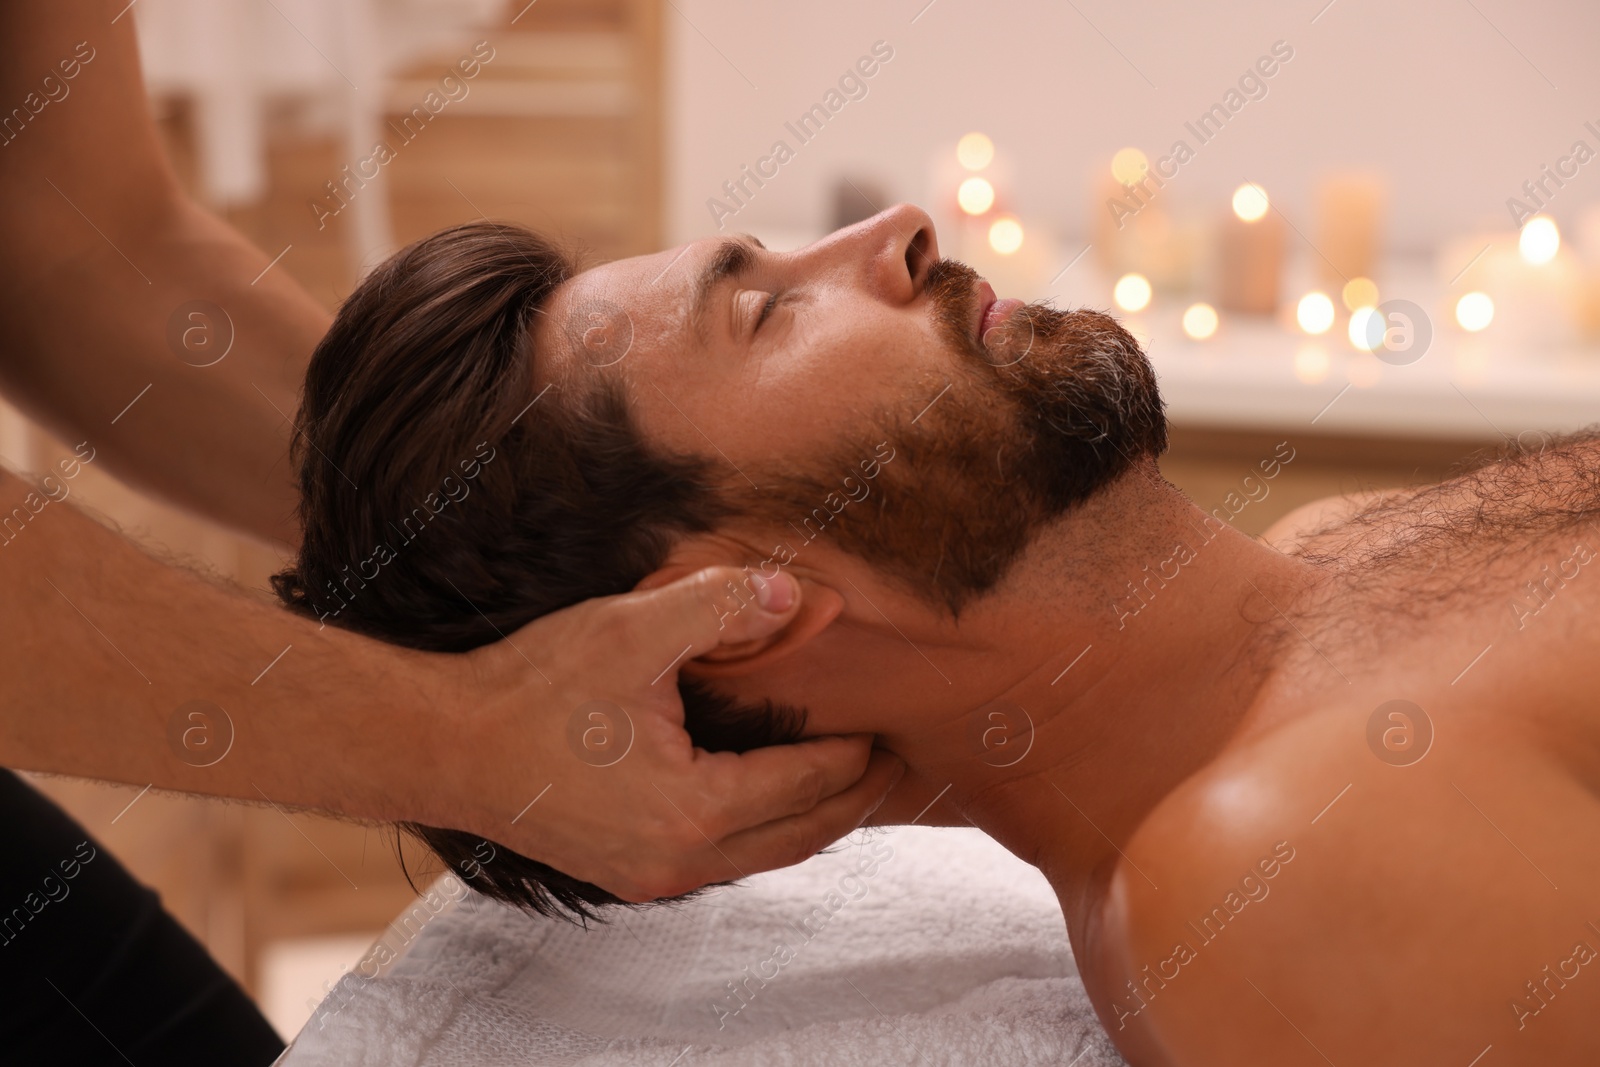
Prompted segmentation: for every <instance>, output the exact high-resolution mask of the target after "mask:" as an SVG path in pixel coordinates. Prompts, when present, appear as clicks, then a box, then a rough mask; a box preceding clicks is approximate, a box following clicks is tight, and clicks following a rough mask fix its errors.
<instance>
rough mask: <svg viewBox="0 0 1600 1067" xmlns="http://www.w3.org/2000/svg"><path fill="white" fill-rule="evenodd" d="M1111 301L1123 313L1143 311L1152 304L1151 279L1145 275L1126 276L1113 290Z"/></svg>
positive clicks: (1118, 280)
mask: <svg viewBox="0 0 1600 1067" xmlns="http://www.w3.org/2000/svg"><path fill="white" fill-rule="evenodd" d="M1111 299H1113V300H1115V301H1116V302H1117V307H1119V308H1121V309H1122V310H1123V311H1143V310H1144V309H1145V307H1146V306H1147V305H1149V303H1150V279H1149V278H1146V277H1145V276H1144V275H1143V274H1124V275H1123V276H1122V277H1120V278H1118V279H1117V287H1116V288H1115V289H1113V290H1111Z"/></svg>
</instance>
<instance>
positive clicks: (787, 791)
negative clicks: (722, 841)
mask: <svg viewBox="0 0 1600 1067" xmlns="http://www.w3.org/2000/svg"><path fill="white" fill-rule="evenodd" d="M871 757H872V735H871V734H853V735H851V736H848V737H818V738H814V739H811V740H807V741H797V742H795V743H793V744H787V745H771V746H768V747H766V748H753V749H751V750H749V751H748V752H744V753H741V754H738V755H735V754H733V753H724V752H717V753H705V752H701V753H696V759H695V765H696V767H697V768H698V769H700V770H701V771H703V779H702V782H701V783H700V784H701V787H702V790H703V792H702V796H704V797H706V798H708V801H707V802H708V803H709V804H711V805H713V806H714V807H715V808H720V809H721V810H713V811H710V812H708V813H707V814H708V816H709V817H710V821H711V822H712V824H713V825H715V826H716V827H717V829H718V830H720V831H721V833H720V835H718V836H727V835H730V834H735V833H738V832H739V831H741V830H748V829H750V828H751V827H753V826H760V825H761V824H762V823H770V822H773V821H775V820H778V819H784V818H787V817H789V816H791V815H801V814H804V813H805V812H808V811H811V810H812V809H813V808H815V807H816V806H817V805H818V804H820V803H821V802H822V801H824V800H827V799H828V798H830V797H834V796H837V795H838V794H840V793H842V792H844V791H845V790H847V789H849V788H851V787H852V786H855V785H857V784H858V783H859V782H860V781H861V780H862V775H864V774H865V773H866V772H867V769H868V767H869V766H870V765H871V764H870V762H869V761H870V759H871ZM880 799H881V798H880ZM853 829H855V827H850V828H849V829H847V830H846V831H845V832H846V833H849V831H850V830H853Z"/></svg>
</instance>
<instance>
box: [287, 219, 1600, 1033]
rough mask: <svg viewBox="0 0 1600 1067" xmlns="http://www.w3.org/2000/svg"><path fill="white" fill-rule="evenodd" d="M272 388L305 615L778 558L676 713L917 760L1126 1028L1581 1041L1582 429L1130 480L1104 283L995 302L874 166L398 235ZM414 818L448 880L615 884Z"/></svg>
mask: <svg viewBox="0 0 1600 1067" xmlns="http://www.w3.org/2000/svg"><path fill="white" fill-rule="evenodd" d="M301 430H302V431H303V435H302V442H303V444H302V446H301V454H300V463H301V479H302V484H303V489H304V503H303V520H304V527H305V539H304V546H303V549H302V554H301V556H300V558H299V560H298V561H297V562H296V564H295V565H294V567H293V568H292V569H290V570H288V571H286V572H285V573H283V574H281V575H279V576H278V577H277V579H276V582H275V584H276V586H277V588H278V591H279V593H280V595H281V596H282V597H283V598H284V599H285V600H286V601H287V602H289V603H290V604H292V605H294V606H295V607H297V608H298V609H300V610H302V611H304V612H306V613H308V614H312V615H316V616H320V617H323V618H324V619H326V620H327V621H328V622H329V623H332V624H334V625H340V626H347V627H350V628H352V629H357V630H361V631H364V632H367V633H370V634H376V635H379V636H382V637H385V638H387V639H389V640H392V641H396V642H399V643H402V644H406V645H412V646H416V647H422V648H434V649H466V648H470V647H472V646H476V645H479V644H483V643H486V642H489V641H492V640H494V639H496V638H497V637H498V636H499V635H500V634H502V633H509V632H511V631H512V630H514V629H515V628H517V627H518V626H520V625H522V624H523V623H525V622H527V621H529V620H530V619H533V618H535V617H537V616H539V615H542V614H544V613H547V612H550V611H553V610H555V609H557V608H561V607H563V606H565V605H568V604H572V603H575V602H577V601H579V600H582V599H585V598H588V597H592V596H596V595H603V594H614V593H620V592H622V591H625V590H628V589H631V588H634V587H636V586H640V585H650V584H656V583H661V582H665V581H668V580H671V579H673V578H675V577H677V576H681V575H683V574H685V573H688V572H691V571H694V570H698V569H699V568H701V567H703V566H705V565H708V564H714V563H730V564H734V565H736V566H745V567H747V568H748V573H749V575H750V579H749V582H748V585H749V586H750V587H752V588H753V587H754V585H755V584H756V583H759V582H760V580H761V577H760V576H761V575H763V574H765V575H767V576H769V577H770V576H771V575H773V574H775V573H777V569H778V568H782V569H783V570H786V571H788V573H789V574H791V575H792V576H794V577H795V578H796V579H798V580H799V583H800V587H801V590H802V600H801V607H800V609H799V611H798V613H797V615H796V616H795V618H794V620H793V622H792V623H791V624H790V625H789V626H788V627H787V629H785V630H784V631H782V632H780V633H778V634H776V635H774V636H773V637H771V638H767V639H763V640H760V641H755V642H751V643H749V644H746V645H743V646H733V647H724V648H721V649H719V650H717V651H716V652H715V653H713V654H710V655H708V656H706V657H704V658H702V659H699V660H696V661H694V662H691V663H689V664H687V665H685V666H684V669H683V672H682V673H683V680H682V682H681V685H682V689H683V693H684V698H685V704H686V707H687V714H688V725H689V728H690V733H691V735H692V736H694V737H695V739H696V741H697V743H698V744H699V745H701V746H702V747H707V748H746V747H750V746H755V745H763V744H768V743H772V742H775V741H782V740H786V739H792V738H795V737H798V736H802V735H808V734H822V733H849V732H859V731H870V732H872V733H874V734H876V735H877V736H878V738H879V739H880V741H879V744H880V745H882V746H884V747H887V748H889V749H891V750H893V751H894V752H896V753H898V754H899V755H900V756H901V757H903V758H904V760H905V761H906V763H907V765H908V767H909V770H908V773H907V776H906V779H905V780H904V782H903V783H902V785H901V786H900V787H899V789H898V790H897V793H896V795H895V796H894V797H891V800H890V802H889V803H888V804H887V805H886V807H885V809H883V810H881V811H880V813H879V819H880V821H883V822H894V821H900V822H909V821H912V820H913V819H914V818H916V817H917V816H918V815H919V814H921V813H922V811H924V810H925V809H928V806H929V804H930V802H931V801H934V800H935V799H936V798H938V804H937V805H936V806H934V807H933V808H932V810H931V812H930V814H929V816H923V818H922V821H923V822H927V821H929V818H930V816H937V815H940V814H941V813H942V817H943V818H944V819H945V820H947V821H950V822H954V823H960V822H962V821H963V820H967V821H970V822H972V823H973V824H975V825H977V826H979V827H981V828H982V829H984V830H985V831H987V832H988V833H989V834H991V835H992V836H993V837H995V838H996V839H998V840H999V841H1000V842H1001V843H1002V844H1003V845H1005V846H1006V847H1007V848H1008V849H1010V850H1011V851H1012V852H1013V853H1015V854H1016V855H1017V856H1019V857H1021V858H1023V859H1024V860H1026V861H1028V862H1030V863H1032V864H1034V865H1036V866H1037V867H1038V868H1039V869H1040V870H1041V871H1042V872H1043V873H1044V874H1045V875H1046V877H1047V878H1048V879H1049V881H1050V883H1051V885H1052V887H1053V888H1054V890H1055V892H1056V894H1057V895H1058V897H1059V899H1060V903H1061V907H1062V910H1063V912H1064V914H1065V917H1066V921H1067V927H1068V932H1069V934H1070V937H1071V941H1072V944H1073V947H1074V949H1075V951H1076V954H1077V957H1078V963H1079V966H1080V968H1081V970H1082V973H1083V977H1084V981H1085V984H1086V986H1087V989H1088V991H1089V994H1090V997H1091V999H1092V1000H1093V1002H1094V1005H1095V1008H1096V1010H1097V1012H1098V1014H1099V1016H1100V1019H1101V1021H1102V1022H1103V1024H1104V1025H1105V1027H1106V1029H1107V1031H1108V1032H1109V1033H1110V1034H1111V1036H1112V1038H1113V1039H1114V1041H1115V1042H1116V1044H1117V1045H1118V1047H1119V1048H1120V1049H1121V1051H1122V1052H1123V1054H1124V1055H1125V1056H1126V1058H1127V1059H1128V1060H1129V1061H1130V1062H1131V1063H1133V1064H1138V1065H1145V1064H1152V1065H1154V1064H1184V1065H1189V1064H1255V1063H1274V1064H1300V1063H1305V1064H1312V1063H1318V1064H1320V1063H1328V1062H1331V1063H1339V1064H1346V1063H1351V1064H1354V1063H1364V1064H1377V1063H1383V1064H1388V1063H1394V1064H1412V1063H1419V1062H1438V1063H1461V1064H1463V1065H1464V1064H1467V1063H1469V1062H1475V1061H1473V1057H1474V1056H1479V1055H1483V1054H1484V1050H1485V1049H1492V1051H1490V1052H1488V1053H1487V1055H1488V1056H1492V1057H1493V1059H1492V1060H1487V1061H1486V1062H1490V1063H1495V1064H1504V1063H1513V1062H1517V1063H1522V1062H1525V1063H1536V1064H1541V1065H1549V1064H1554V1063H1580V1062H1584V1063H1589V1062H1595V1057H1596V1055H1597V1054H1600V1026H1597V1025H1596V1023H1595V1019H1596V1010H1597V1008H1600V962H1597V952H1600V849H1597V848H1596V847H1595V846H1596V844H1597V843H1600V800H1597V797H1596V788H1597V785H1600V719H1597V717H1596V712H1595V708H1594V697H1593V693H1594V687H1595V684H1596V681H1597V675H1600V658H1597V657H1596V656H1595V655H1594V648H1595V641H1596V636H1597V630H1600V621H1597V620H1600V615H1597V613H1596V606H1597V605H1600V577H1591V576H1590V575H1589V573H1588V572H1589V571H1590V570H1592V569H1593V568H1591V567H1590V566H1589V565H1590V563H1591V562H1592V561H1593V560H1594V550H1593V546H1594V545H1595V543H1596V542H1595V539H1596V537H1597V530H1596V527H1595V526H1594V516H1595V514H1596V511H1597V508H1600V475H1597V471H1600V451H1597V449H1600V446H1597V444H1596V441H1595V439H1594V438H1592V437H1575V438H1568V439H1565V440H1562V441H1558V442H1557V443H1556V444H1555V445H1553V446H1550V447H1547V448H1545V449H1544V450H1542V451H1541V452H1539V453H1538V454H1531V453H1528V452H1521V453H1516V454H1510V455H1507V456H1504V457H1501V458H1499V459H1496V460H1494V461H1490V462H1485V463H1482V464H1480V465H1478V466H1477V467H1476V468H1474V469H1470V470H1467V471H1466V472H1465V473H1462V474H1460V475H1459V476H1457V477H1455V478H1453V479H1451V480H1449V481H1447V482H1445V483H1443V484H1441V485H1436V486H1429V487H1426V488H1422V489H1418V490H1413V491H1407V492H1402V493H1395V494H1390V495H1388V496H1385V497H1381V498H1377V499H1370V500H1366V501H1353V500H1352V501H1342V502H1339V503H1337V504H1335V505H1332V506H1330V507H1326V508H1322V509H1320V510H1319V511H1318V512H1317V513H1316V514H1314V515H1310V516H1304V517H1302V518H1301V519H1299V520H1296V519H1295V518H1294V517H1291V519H1290V520H1288V525H1281V526H1280V528H1279V529H1277V530H1275V531H1274V532H1273V533H1272V534H1270V535H1269V538H1268V541H1271V542H1272V543H1270V544H1269V543H1267V542H1265V541H1258V540H1252V539H1251V538H1249V537H1246V536H1244V535H1242V534H1240V533H1238V532H1237V531H1235V530H1234V529H1233V528H1231V527H1230V526H1228V525H1226V524H1224V523H1223V522H1221V521H1220V520H1219V519H1217V518H1215V517H1213V516H1212V515H1210V514H1208V513H1206V512H1204V511H1202V510H1201V509H1200V508H1198V507H1196V506H1195V504H1194V503H1193V502H1191V501H1190V500H1189V499H1187V498H1186V497H1185V496H1184V495H1183V494H1182V493H1180V492H1179V491H1178V490H1177V489H1175V488H1174V487H1173V486H1172V485H1170V484H1169V483H1167V482H1166V481H1164V480H1163V479H1162V478H1161V476H1160V473H1159V471H1158V467H1157V457H1158V456H1159V455H1160V454H1161V452H1162V451H1163V450H1164V448H1165V445H1166V427H1165V420H1164V415H1163V409H1162V402H1161V399H1160V397H1159V395H1158V392H1157V389H1156V380H1155V376H1154V374H1153V372H1152V370H1151V367H1150V365H1149V364H1148V363H1147V362H1146V360H1145V357H1144V355H1143V353H1142V352H1141V351H1140V349H1139V346H1138V344H1137V343H1136V342H1135V341H1134V339H1133V338H1132V337H1131V336H1130V335H1129V334H1128V333H1127V332H1126V331H1125V330H1124V329H1122V327H1121V326H1119V325H1118V324H1117V322H1116V321H1115V320H1114V319H1112V318H1110V317H1109V316H1107V315H1104V314H1100V313H1097V312H1093V311H1071V312H1062V311H1059V310H1055V309H1053V308H1050V307H1047V306H1042V305H1036V304H1021V303H1019V302H1018V301H1015V300H997V299H995V294H994V293H993V292H992V290H991V289H990V287H989V286H988V285H987V284H986V283H985V282H983V281H982V280H981V279H980V278H978V277H977V276H976V275H975V274H974V272H973V271H972V270H971V269H969V268H967V267H966V266H964V265H962V264H960V263H956V262H953V261H950V260H947V259H942V258H940V254H939V248H938V244H937V240H936V236H935V234H934V230H933V226H932V224H931V222H930V220H929V219H928V217H927V216H926V215H925V214H924V213H922V212H921V211H918V210H916V209H914V208H911V207H899V208H896V209H894V210H891V211H888V212H885V213H884V214H881V215H879V216H877V217H875V218H873V219H870V220H868V221H866V222H864V223H861V224H859V225H857V226H853V227H851V228H849V229H846V230H841V231H840V232H838V233H835V234H833V235H832V236H830V237H828V238H827V239H825V240H822V241H820V242H818V243H816V244H814V245H812V246H810V247H808V248H805V249H802V250H800V251H797V252H792V253H781V254H780V253H775V252H772V251H768V250H766V249H765V248H763V247H762V246H761V244H760V243H759V242H758V241H756V240H754V239H753V238H746V237H735V238H723V239H710V240H705V241H699V242H695V243H693V244H690V245H687V246H685V247H683V248H679V249H673V250H670V251H667V252H662V253H660V254H657V255H653V256H642V257H637V258H634V259H627V260H622V261H619V262H614V263H609V264H606V265H604V266H600V267H596V268H594V269H591V270H586V271H582V272H581V273H580V272H577V271H576V270H575V268H574V267H573V266H572V265H571V264H570V263H569V261H568V260H567V259H566V258H565V257H564V255H563V254H562V253H561V252H560V251H558V250H557V249H556V248H555V247H554V246H552V245H551V244H550V243H548V242H547V241H545V240H542V239H540V238H539V237H536V236H534V235H533V234H530V233H528V232H527V231H525V230H522V229H519V228H517V227H514V226H509V225H498V224H492V223H475V224H471V225H466V226H461V227H457V228H455V229H452V230H447V231H445V232H443V233H439V234H436V235H434V236H433V237H430V238H428V239H426V240H424V241H421V242H419V243H417V244H415V245H413V246H412V247H410V248H408V249H406V250H405V251H403V252H401V253H400V254H399V255H397V256H395V257H394V258H393V259H391V260H389V261H388V262H387V263H385V264H383V265H382V266H381V267H379V268H378V269H377V270H376V271H374V272H373V273H372V274H371V275H370V276H369V277H368V278H367V279H366V280H365V281H364V282H363V283H362V284H361V286H360V287H359V288H358V289H357V291H356V292H355V293H354V294H353V295H352V296H351V297H350V299H349V300H348V302H347V303H346V304H345V306H344V307H343V309H342V310H341V311H340V313H339V316H338V319H337V321H336V322H335V324H334V326H333V328H332V330H331V331H330V332H329V334H328V335H327V337H326V338H325V339H324V340H323V342H322V344H321V346H320V347H319V348H318V350H317V353H316V355H315V358H314V359H313V361H312V364H311V367H310V370H309V373H308V375H307V379H306V388H305V396H304V406H303V408H302V411H301ZM1289 447H1292V445H1291V446H1289ZM1289 455H1290V454H1289V453H1285V454H1283V455H1279V456H1277V457H1270V456H1269V457H1263V462H1264V463H1272V462H1281V461H1282V460H1283V459H1285V458H1288V457H1289ZM749 596H750V593H749V591H748V589H739V590H730V592H729V596H728V598H727V601H726V602H725V603H723V604H721V605H708V607H707V610H716V611H735V610H739V608H740V606H741V605H742V603H743V602H744V601H745V600H747V599H748V598H749ZM526 651H527V652H528V653H529V654H530V655H531V656H532V657H533V658H534V659H535V660H537V658H538V650H534V649H529V650H526ZM623 710H626V709H623ZM575 751H578V749H575ZM485 758H486V759H492V758H494V757H493V753H492V752H486V753H485ZM574 758H577V757H576V756H574ZM595 773H600V774H603V773H605V771H604V769H603V768H601V767H597V768H596V770H595ZM538 777H539V775H538V771H537V769H530V772H529V780H530V781H535V780H536V779H537V778H538ZM525 799H526V798H525V797H509V796H508V797H486V798H484V800H485V804H486V805H491V806H492V805H499V807H500V808H503V809H504V810H505V811H506V812H507V817H508V818H509V817H510V814H511V813H513V812H515V811H516V808H517V807H518V806H519V805H521V804H522V803H523V802H524V801H525ZM890 808H893V809H894V810H893V811H892V812H891V811H889V809H890ZM410 829H412V830H413V831H414V832H415V833H417V834H418V835H420V836H421V838H422V839H423V840H424V841H426V842H427V843H428V844H429V845H430V846H431V847H432V848H433V849H434V851H435V852H436V853H437V854H438V855H439V856H440V857H441V858H442V859H443V860H444V861H445V862H446V863H448V864H449V865H451V866H452V867H454V868H457V869H458V870H461V871H462V872H463V873H466V874H471V875H472V876H473V877H472V878H471V880H470V882H469V884H471V885H473V886H475V887H476V888H478V889H479V890H480V891H482V892H484V893H486V894H488V895H489V896H491V897H494V898H497V899H500V900H503V901H507V902H510V903H512V904H517V905H521V906H523V907H526V908H531V909H534V910H537V911H545V912H551V911H563V910H567V911H570V912H578V913H589V912H592V911H593V910H595V909H599V908H603V907H604V906H606V905H613V904H618V903H621V902H620V901H618V900H616V898H614V897H611V896H609V895H607V894H606V893H604V892H602V891H600V890H598V889H596V888H594V887H592V886H589V885H585V884H582V883H580V882H577V881H575V880H573V879H571V878H568V877H566V876H564V875H562V874H560V873H559V872H557V871H554V870H552V869H550V868H548V867H545V866H542V865H541V864H539V863H536V862H533V861H530V860H526V859H524V858H523V857H520V856H517V855H514V854H511V853H509V852H508V851H507V850H505V849H496V848H494V846H493V845H492V843H486V842H483V841H482V840H480V839H479V838H477V837H475V836H472V835H467V834H461V833H456V832H452V831H446V830H440V829H433V828H427V827H412V828H410ZM491 856H492V858H491V859H488V860H487V862H484V860H485V858H486V857H491ZM729 876H730V878H733V877H736V872H735V871H733V870H730V872H729ZM953 876H954V877H958V878H959V877H960V874H959V872H953ZM1591 971H1592V972H1593V973H1592V974H1591V973H1590V972H1591Z"/></svg>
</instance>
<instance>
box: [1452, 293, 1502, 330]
mask: <svg viewBox="0 0 1600 1067" xmlns="http://www.w3.org/2000/svg"><path fill="white" fill-rule="evenodd" d="M1493 321H1494V301H1493V300H1490V299H1489V294H1488V293H1468V294H1467V295H1466V296H1464V297H1462V298H1461V299H1460V300H1457V301H1456V322H1458V323H1460V324H1461V328H1462V329H1463V330H1466V331H1467V332H1468V333H1477V332H1478V331H1479V330H1481V329H1483V328H1484V327H1485V326H1488V325H1489V323H1491V322H1493Z"/></svg>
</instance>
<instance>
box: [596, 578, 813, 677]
mask: <svg viewBox="0 0 1600 1067" xmlns="http://www.w3.org/2000/svg"><path fill="white" fill-rule="evenodd" d="M615 601H616V602H618V603H619V606H620V604H621V603H625V604H626V607H627V610H626V612H621V613H619V618H620V624H621V626H622V627H623V629H624V630H625V631H626V634H627V644H628V645H629V646H631V647H632V648H633V649H636V650H638V651H639V652H640V653H641V654H644V655H648V656H649V658H648V662H650V663H655V662H657V661H659V662H661V663H664V664H665V663H670V664H671V665H672V668H673V671H672V676H671V677H669V678H662V679H661V681H662V682H663V683H664V682H667V681H669V680H672V681H675V674H676V668H677V667H680V666H682V665H683V664H684V663H686V662H688V661H689V660H692V659H694V658H695V657H696V656H703V655H705V654H706V653H707V652H710V651H711V650H712V649H714V648H716V647H717V646H718V645H721V644H734V643H737V642H740V641H751V640H754V639H756V638H758V637H766V636H767V635H769V634H771V633H773V632H774V631H776V630H778V629H779V628H781V627H782V626H783V625H784V624H786V623H787V622H789V620H791V619H792V618H794V614H795V612H796V610H798V608H799V607H800V583H799V582H796V581H795V580H794V579H793V578H791V577H790V576H789V575H787V574H785V573H783V572H782V571H779V572H778V573H777V574H775V575H773V576H772V577H771V578H770V579H763V578H762V577H761V576H760V575H758V574H752V573H748V572H746V571H745V570H743V569H742V568H739V567H707V568H705V569H704V570H700V571H696V572H695V573H694V574H690V575H687V576H686V577H683V578H679V579H678V580H677V581H675V582H671V583H669V584H667V585H663V586H660V587H658V588H655V589H649V590H645V591H643V592H635V593H627V594H624V595H623V596H621V597H617V598H615ZM609 606H611V605H608V607H609Z"/></svg>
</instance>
